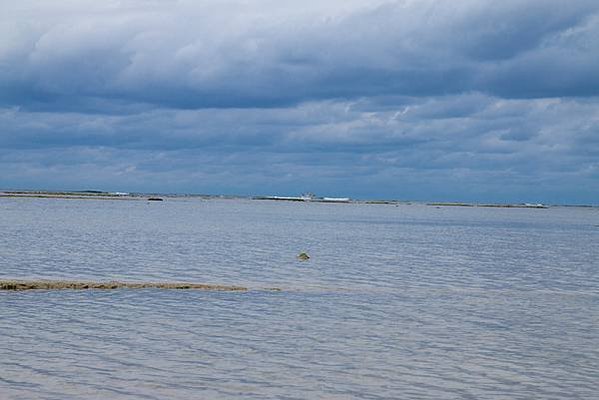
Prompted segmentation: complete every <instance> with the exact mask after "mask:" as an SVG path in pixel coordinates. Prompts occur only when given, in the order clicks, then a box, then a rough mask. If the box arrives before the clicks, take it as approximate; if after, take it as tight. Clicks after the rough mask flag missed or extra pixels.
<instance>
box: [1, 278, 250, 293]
mask: <svg viewBox="0 0 599 400" xmlns="http://www.w3.org/2000/svg"><path fill="white" fill-rule="evenodd" d="M86 289H88V290H89V289H97V290H111V289H179V290H185V289H188V290H191V289H193V290H214V291H237V292H244V291H247V290H248V288H246V287H243V286H228V285H211V284H204V283H179V282H119V281H109V282H94V281H90V282H87V281H49V280H5V279H1V280H0V290H14V291H21V290H86Z"/></svg>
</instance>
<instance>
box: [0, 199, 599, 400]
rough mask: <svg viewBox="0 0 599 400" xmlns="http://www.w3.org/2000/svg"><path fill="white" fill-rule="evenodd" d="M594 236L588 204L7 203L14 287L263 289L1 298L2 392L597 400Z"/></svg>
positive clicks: (2, 211) (7, 270) (5, 232)
mask: <svg viewBox="0 0 599 400" xmlns="http://www.w3.org/2000/svg"><path fill="white" fill-rule="evenodd" d="M598 225H599V212H598V210H597V209H592V208H586V209H584V208H550V209H546V210H544V209H488V208H456V207H443V208H439V209H437V208H434V207H426V206H418V205H411V206H399V207H395V206H390V205H363V204H362V205H360V204H317V203H284V202H268V201H246V200H210V201H204V200H198V199H180V200H168V201H165V202H145V201H106V200H60V199H16V198H12V199H7V198H4V199H0V277H1V278H23V279H40V278H45V279H77V280H79V279H81V280H87V279H91V280H111V279H115V280H131V281H161V280H164V281H190V282H202V283H213V284H226V285H240V286H247V287H249V288H250V289H252V290H250V291H249V292H247V293H225V292H197V291H165V290H156V289H147V290H145V289H144V290H135V291H130V290H129V291H128V290H116V291H110V292H104V291H83V292H79V291H35V292H21V293H16V292H4V293H0V338H1V339H2V340H1V341H0V398H8V399H90V398H98V399H105V398H115V399H120V398H127V399H165V398H169V399H189V398H227V399H230V398H273V399H274V398H277V399H304V398H331V399H348V398H349V399H352V398H356V399H358V398H360V399H397V398H404V399H438V398H449V399H452V398H455V399H464V398H465V399H468V398H471V399H506V398H509V399H530V398H543V399H562V398H572V399H595V398H598V397H599V390H598V389H597V385H596V382H597V381H599V294H598V293H599V291H598V289H599V274H598V272H599V261H598V260H599V246H598V245H597V243H599V227H598ZM301 251H307V252H308V253H309V254H310V255H311V257H312V258H311V259H310V260H309V261H308V262H304V263H302V262H300V261H298V260H297V259H296V258H295V257H296V255H297V254H298V253H300V252H301ZM273 286H276V287H280V288H282V289H283V290H282V291H281V292H268V291H264V290H262V289H263V288H266V287H273Z"/></svg>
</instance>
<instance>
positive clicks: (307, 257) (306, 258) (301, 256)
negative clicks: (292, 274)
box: [297, 252, 310, 261]
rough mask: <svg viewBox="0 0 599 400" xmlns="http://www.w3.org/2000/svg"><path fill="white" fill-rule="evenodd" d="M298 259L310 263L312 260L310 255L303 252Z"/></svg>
mask: <svg viewBox="0 0 599 400" xmlns="http://www.w3.org/2000/svg"><path fill="white" fill-rule="evenodd" d="M297 258H298V260H300V261H308V260H309V259H310V256H309V255H308V253H305V252H302V253H299V254H298V256H297Z"/></svg>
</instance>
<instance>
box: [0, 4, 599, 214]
mask: <svg viewBox="0 0 599 400" xmlns="http://www.w3.org/2000/svg"><path fill="white" fill-rule="evenodd" d="M0 188H4V189H9V188H13V189H26V188H28V189H102V190H114V191H116V190H118V191H146V192H153V191H157V192H190V193H212V194H219V193H222V194H241V195H254V194H281V195H284V194H288V195H295V194H300V193H302V192H304V191H312V192H315V193H317V194H320V195H329V196H351V197H355V198H393V199H405V200H447V201H451V200H454V201H496V202H547V203H595V204H597V203H599V2H598V1H596V0H589V1H585V0H580V1H578V0H572V1H563V0H526V1H523V0H522V1H513V0H503V1H492V0H489V1H485V0H446V1H443V0H403V1H402V0H399V1H383V0H370V1H369V0H362V1H356V0H326V1H323V0H320V1H316V0H302V1H286V0H253V1H252V0H230V1H227V0H204V1H201V0H198V1H191V0H189V1H185V0H181V1H175V0H144V1H142V0H121V1H117V0H104V1H97V0H54V1H42V0H39V1H30V0H19V1H14V0H0Z"/></svg>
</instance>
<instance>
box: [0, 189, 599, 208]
mask: <svg viewBox="0 0 599 400" xmlns="http://www.w3.org/2000/svg"><path fill="white" fill-rule="evenodd" d="M3 197H20V198H48V199H83V200H85V199H94V200H138V201H163V200H166V199H181V198H199V199H205V200H210V199H245V200H262V201H284V202H316V203H337V204H346V203H351V204H380V205H385V204H386V205H411V204H415V205H426V206H432V207H437V208H440V207H488V208H538V209H545V208H549V207H599V205H592V204H542V203H476V202H472V203H471V202H447V201H435V202H427V201H412V200H384V199H382V200H377V199H372V200H358V199H351V198H349V197H319V196H316V195H314V194H312V193H308V194H303V195H301V196H278V195H268V196H243V195H238V196H236V195H214V194H182V193H136V192H110V191H103V190H64V191H61V190H56V191H54V190H0V198H3Z"/></svg>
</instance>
